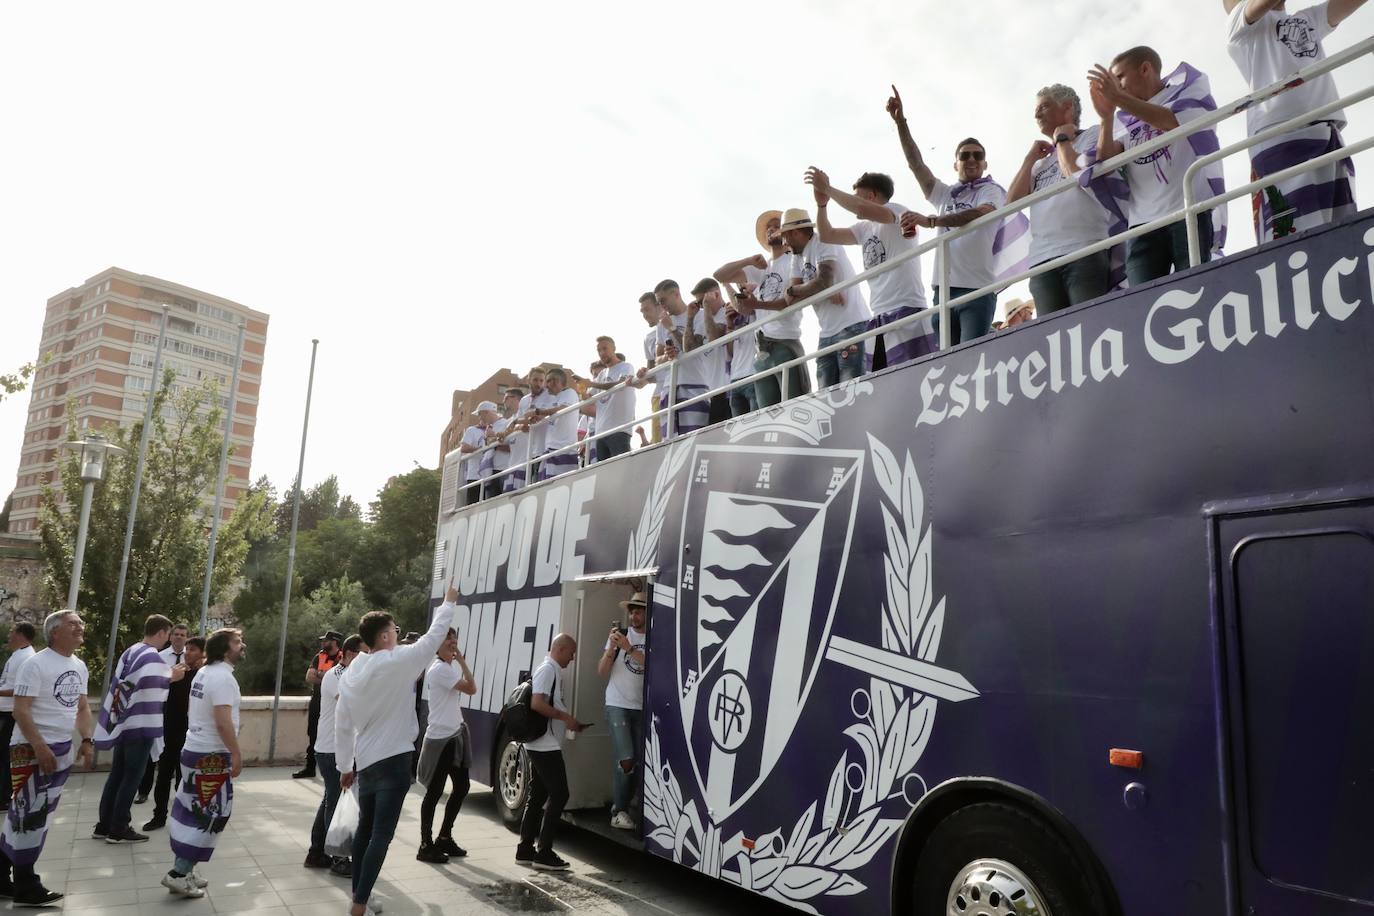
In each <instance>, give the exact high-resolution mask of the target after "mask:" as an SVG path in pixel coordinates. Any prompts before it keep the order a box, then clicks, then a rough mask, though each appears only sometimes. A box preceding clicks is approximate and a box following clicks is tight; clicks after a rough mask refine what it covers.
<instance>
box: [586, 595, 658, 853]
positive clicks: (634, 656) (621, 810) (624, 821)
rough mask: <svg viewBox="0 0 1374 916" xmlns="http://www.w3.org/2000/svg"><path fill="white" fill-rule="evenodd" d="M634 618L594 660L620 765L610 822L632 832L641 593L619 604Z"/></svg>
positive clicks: (639, 728) (640, 711)
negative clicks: (601, 683)
mask: <svg viewBox="0 0 1374 916" xmlns="http://www.w3.org/2000/svg"><path fill="white" fill-rule="evenodd" d="M620 606H621V607H622V608H624V609H625V613H626V614H627V615H628V616H629V618H630V626H629V629H625V628H624V627H622V626H621V625H620V621H618V620H617V621H616V622H615V625H614V626H612V627H611V633H610V636H608V637H607V638H606V648H605V649H604V650H603V651H602V653H601V659H600V661H598V662H597V663H596V670H597V673H598V674H600V675H601V676H602V677H603V678H607V681H606V725H607V727H608V728H610V730H611V743H612V744H613V745H614V747H615V756H616V764H615V769H614V770H613V771H612V782H611V826H612V827H618V828H619V829H621V830H634V829H635V828H636V827H637V826H638V824H637V823H636V822H635V818H634V815H633V814H632V813H631V811H630V809H631V803H632V801H633V799H634V796H635V794H636V793H635V791H634V790H635V785H634V776H635V762H636V760H637V759H638V755H639V748H640V745H642V744H643V743H644V641H645V630H644V614H645V610H646V607H647V601H646V600H645V597H644V593H643V592H635V593H634V595H633V596H631V598H630V600H629V601H622V602H620Z"/></svg>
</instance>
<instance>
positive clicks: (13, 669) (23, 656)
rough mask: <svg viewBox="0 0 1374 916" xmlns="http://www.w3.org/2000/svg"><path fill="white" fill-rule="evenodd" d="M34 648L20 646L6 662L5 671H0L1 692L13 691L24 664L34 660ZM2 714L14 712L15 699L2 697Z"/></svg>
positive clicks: (0, 701) (0, 710)
mask: <svg viewBox="0 0 1374 916" xmlns="http://www.w3.org/2000/svg"><path fill="white" fill-rule="evenodd" d="M34 654H35V650H34V648H33V646H20V647H19V648H18V649H15V650H14V652H13V653H12V654H11V655H10V657H9V658H8V659H6V660H5V669H4V670H3V671H0V690H13V689H14V685H15V682H16V681H18V680H19V669H20V668H22V667H24V662H26V661H28V660H29V659H31V658H33V656H34ZM0 712H14V697H0Z"/></svg>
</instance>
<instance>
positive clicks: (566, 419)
mask: <svg viewBox="0 0 1374 916" xmlns="http://www.w3.org/2000/svg"><path fill="white" fill-rule="evenodd" d="M547 385H548V391H547V395H548V399H547V401H546V406H544V407H540V408H537V409H536V410H535V416H536V417H538V418H539V419H540V420H542V421H543V422H542V423H541V424H540V426H543V427H545V428H546V432H545V434H544V443H545V448H544V457H543V458H542V459H541V460H540V462H539V479H540V480H549V479H551V478H554V477H557V476H558V475H559V474H566V473H567V472H568V471H573V470H576V469H577V450H576V449H575V448H573V447H572V446H575V445H577V417H578V412H577V411H576V410H568V408H570V407H574V406H576V404H577V402H578V401H580V400H581V398H579V397H578V396H577V392H576V391H574V390H573V389H572V388H570V387H569V386H568V373H567V371H566V370H563V369H550V370H549V371H548V373H547ZM559 411H566V412H565V413H562V414H559ZM555 414H559V415H558V416H554V415H555ZM536 428H537V427H536ZM560 449H562V451H559V450H560ZM554 452H558V454H554Z"/></svg>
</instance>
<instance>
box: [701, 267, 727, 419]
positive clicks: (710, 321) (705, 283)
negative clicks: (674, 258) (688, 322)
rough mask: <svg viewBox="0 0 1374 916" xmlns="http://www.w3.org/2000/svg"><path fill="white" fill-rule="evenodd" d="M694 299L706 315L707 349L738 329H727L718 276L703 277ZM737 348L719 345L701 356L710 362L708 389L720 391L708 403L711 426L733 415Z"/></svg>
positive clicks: (702, 314)
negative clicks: (732, 367) (733, 369)
mask: <svg viewBox="0 0 1374 916" xmlns="http://www.w3.org/2000/svg"><path fill="white" fill-rule="evenodd" d="M692 300H693V302H695V303H697V308H698V309H699V310H700V313H701V316H702V328H703V330H705V332H706V339H705V341H703V342H702V345H703V346H704V345H707V344H711V343H712V342H714V341H717V340H719V339H720V338H722V337H724V336H725V334H726V332H727V331H731V330H734V328H730V327H727V319H726V317H725V299H724V297H722V296H721V292H720V283H719V281H717V280H716V279H715V278H714V277H703V278H702V279H700V280H698V281H697V283H696V285H695V286H693V287H692ZM733 347H734V343H733V342H732V343H728V344H724V345H720V344H716V346H715V347H713V348H712V350H711V352H709V353H706V354H703V355H702V356H699V357H697V358H698V359H701V360H704V361H705V362H706V387H707V389H708V390H711V391H715V392H716V394H714V395H712V396H711V400H710V401H708V402H707V403H708V404H709V405H710V415H709V418H708V420H707V423H708V424H709V425H711V426H714V425H715V424H717V423H724V422H725V421H726V420H728V419H730V416H731V414H730V392H729V390H728V386H729V384H730V358H731V354H732V352H733ZM721 389H725V390H721Z"/></svg>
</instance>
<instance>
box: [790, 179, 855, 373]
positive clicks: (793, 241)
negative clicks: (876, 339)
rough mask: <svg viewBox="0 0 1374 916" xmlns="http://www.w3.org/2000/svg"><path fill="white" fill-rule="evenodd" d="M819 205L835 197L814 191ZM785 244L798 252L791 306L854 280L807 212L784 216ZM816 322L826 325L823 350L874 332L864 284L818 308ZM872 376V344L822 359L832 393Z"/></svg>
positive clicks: (822, 302) (845, 258)
mask: <svg viewBox="0 0 1374 916" xmlns="http://www.w3.org/2000/svg"><path fill="white" fill-rule="evenodd" d="M812 191H813V192H814V193H815V195H816V206H817V207H819V208H824V207H825V206H826V205H827V204H829V203H830V197H829V195H828V194H826V193H825V192H824V191H822V190H821V189H820V188H819V187H816V186H815V185H813V186H812ZM780 232H781V234H782V238H783V241H785V242H786V243H787V245H788V247H789V248H791V249H792V252H793V255H794V257H793V259H792V285H791V286H789V287H787V290H786V292H785V293H784V295H785V296H786V297H787V302H788V304H789V305H792V304H795V303H797V302H801V301H802V300H803V299H806V298H808V297H810V296H814V295H816V294H817V293H819V292H822V291H824V290H827V289H829V288H830V287H832V286H834V285H836V284H837V283H843V282H844V281H846V280H849V279H852V278H853V276H854V265H853V264H851V263H849V256H848V255H846V254H845V253H844V249H842V248H840V247H839V246H838V245H831V244H829V243H828V242H822V241H821V237H820V236H819V235H818V234H817V233H816V224H815V223H813V222H812V221H811V215H810V214H809V213H807V212H806V211H805V210H801V209H791V210H788V211H787V212H786V213H784V214H783V215H782V226H781V227H780ZM814 308H815V310H816V318H817V319H818V320H819V321H820V323H821V339H820V346H821V347H828V346H831V345H833V344H839V343H843V342H844V341H846V340H849V339H850V338H852V337H854V336H855V335H857V334H862V333H863V332H864V331H866V330H868V322H869V319H871V318H872V317H873V313H872V312H870V311H869V310H868V303H867V302H865V301H864V294H863V292H862V291H861V290H860V289H859V287H858V285H857V284H855V285H851V286H848V287H846V288H845V289H843V290H841V291H840V292H838V293H834V294H832V295H829V296H826V297H825V298H823V299H821V300H820V301H819V302H816V303H814ZM866 371H868V364H867V357H866V345H865V343H864V342H863V341H859V342H857V343H852V344H850V345H849V346H846V347H843V348H841V349H839V350H835V351H833V352H831V353H826V354H823V355H821V356H818V357H816V384H817V385H819V386H820V387H821V388H829V387H830V386H831V385H835V384H837V383H839V382H846V381H849V380H850V379H856V378H858V377H859V376H861V375H863V374H864V373H865V372H866Z"/></svg>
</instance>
